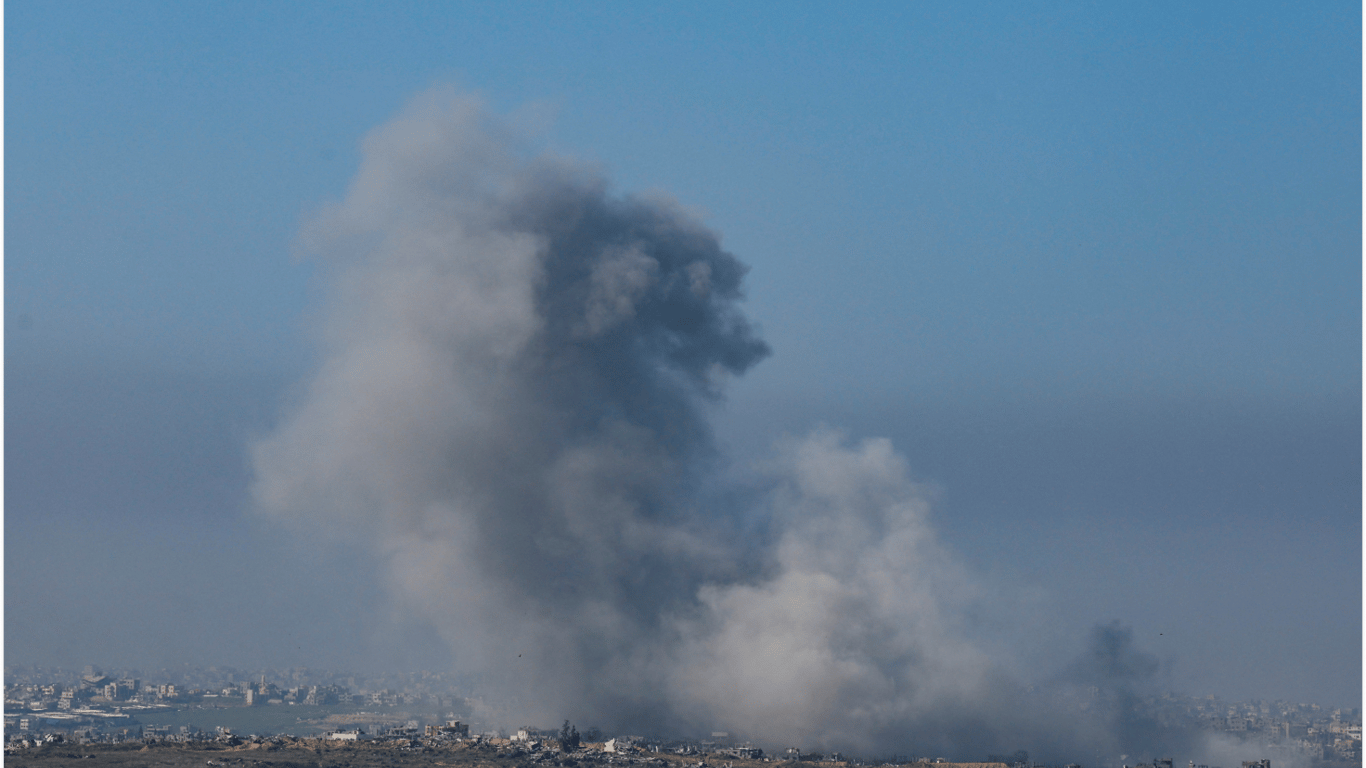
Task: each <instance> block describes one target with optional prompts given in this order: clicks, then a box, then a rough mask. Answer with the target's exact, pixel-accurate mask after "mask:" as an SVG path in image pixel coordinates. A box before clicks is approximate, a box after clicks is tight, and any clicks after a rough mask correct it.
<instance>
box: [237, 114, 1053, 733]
mask: <svg viewBox="0 0 1366 768" xmlns="http://www.w3.org/2000/svg"><path fill="white" fill-rule="evenodd" d="M302 239H303V242H304V244H305V246H306V248H307V249H308V250H310V251H311V252H312V253H313V254H314V255H315V257H316V258H317V260H318V262H319V264H320V271H321V272H322V273H323V274H324V276H325V279H326V281H327V284H328V287H329V289H330V292H331V293H330V299H329V304H328V307H327V314H326V318H325V320H324V339H323V342H322V344H323V349H322V354H321V362H320V364H319V367H318V369H317V371H316V373H315V375H314V376H313V378H312V379H311V382H310V383H309V385H308V388H307V391H306V393H305V395H304V396H303V398H302V401H301V402H300V403H299V404H298V406H297V407H296V408H295V409H293V410H292V411H291V412H290V413H288V414H287V416H286V418H285V419H284V420H283V422H282V424H281V425H280V426H279V428H278V429H277V430H276V431H275V432H274V433H273V434H272V435H270V436H268V437H267V438H266V439H264V440H262V441H260V442H259V443H258V444H257V445H256V446H255V448H254V451H253V462H254V468H255V475H256V481H255V485H254V495H255V498H256V501H257V505H258V506H259V507H260V508H261V509H262V510H263V511H264V512H265V513H267V514H269V515H272V516H274V517H276V518H277V519H280V520H283V521H286V522H288V523H291V524H293V525H295V526H298V527H300V528H302V529H304V530H307V531H310V532H313V533H315V534H316V533H322V532H332V533H340V535H342V536H344V537H350V538H351V539H352V540H353V541H356V542H363V543H365V545H367V546H370V547H373V548H374V551H375V553H376V554H377V555H378V556H379V557H380V558H381V560H382V561H383V563H384V564H385V576H386V579H387V582H386V586H387V588H388V589H389V590H390V591H391V593H392V595H393V597H394V600H395V601H396V603H397V604H398V605H399V606H400V607H401V608H402V609H403V610H406V611H410V612H412V613H413V614H414V615H416V616H419V617H422V618H423V619H424V620H425V621H428V622H430V623H431V624H432V625H433V626H434V627H435V628H436V629H437V630H438V631H439V632H440V634H441V636H442V637H443V638H444V639H445V640H446V642H447V643H448V644H449V645H450V647H451V649H452V651H453V652H454V654H455V655H456V658H457V662H458V664H459V665H460V666H461V667H462V668H465V669H474V670H480V671H482V672H484V673H486V674H487V675H488V676H489V678H490V679H493V680H496V681H498V685H500V686H501V690H500V691H498V693H499V694H501V695H502V696H504V697H505V699H507V700H509V701H514V702H516V706H517V709H516V711H515V712H514V713H513V714H512V716H513V717H517V718H524V721H525V722H532V723H538V722H539V723H542V724H544V723H555V722H558V721H559V720H561V719H563V718H565V717H569V718H573V719H575V720H576V721H578V722H581V723H593V724H598V725H602V726H604V727H608V728H621V729H630V730H634V731H638V732H639V731H655V732H664V733H669V732H673V733H677V732H679V731H680V730H684V729H687V728H698V729H709V728H730V729H734V730H736V731H738V732H741V733H742V734H744V735H745V736H748V737H750V738H754V739H756V740H760V741H761V743H766V744H768V745H770V746H774V745H779V746H780V745H784V744H799V745H802V746H818V747H824V748H842V749H846V750H848V749H860V750H865V751H866V750H882V751H884V752H891V751H901V752H903V753H905V752H906V751H909V750H911V749H922V750H924V751H925V752H931V751H950V752H951V753H952V754H954V755H973V754H977V755H982V754H985V753H986V751H987V750H991V749H997V750H1002V749H1006V750H1008V749H1013V748H1016V747H1018V746H1021V743H1020V742H1019V741H1010V739H1018V738H1019V737H1021V736H1022V735H1023V733H1024V732H1025V731H1027V730H1029V729H1032V728H1033V727H1034V725H1035V724H1033V723H1031V722H1028V718H1027V717H1023V716H1022V715H1021V714H1020V712H1021V711H1022V708H1021V707H1019V706H1018V701H1017V699H1016V698H1015V697H1016V696H1017V693H1018V692H1017V689H1016V687H1015V686H1014V685H1013V684H1012V683H1010V682H1009V681H1008V680H1005V679H1004V678H1003V677H1002V676H1001V675H1000V674H999V673H998V672H996V671H995V666H994V665H993V664H992V663H991V661H990V660H989V659H987V658H986V657H985V656H984V654H982V653H981V652H980V651H978V650H976V649H975V648H974V647H973V646H972V644H971V643H969V642H967V641H966V640H965V639H964V637H963V636H962V634H961V632H960V631H959V628H958V619H957V616H958V615H959V614H960V613H961V605H962V604H963V603H964V601H966V600H969V599H970V598H971V595H970V592H971V589H970V588H969V587H968V584H969V581H968V580H967V579H966V578H965V576H964V574H963V573H962V571H961V569H959V568H958V566H957V565H956V564H955V563H954V562H953V560H952V558H950V557H949V556H948V555H947V554H946V553H945V552H944V551H943V549H942V548H941V547H940V545H939V544H938V543H937V541H936V540H935V537H934V535H933V532H932V530H931V528H930V526H929V523H928V520H927V511H926V508H925V504H924V502H923V500H922V499H921V494H920V493H919V491H918V489H917V488H916V487H915V486H914V485H913V484H912V483H911V482H910V481H909V480H908V479H907V474H906V468H905V466H904V462H903V461H902V459H901V458H900V457H899V456H897V455H896V453H895V452H894V451H892V449H891V447H890V444H888V443H887V442H886V441H868V442H864V443H862V444H859V445H853V446H850V445H847V444H846V441H844V440H843V439H842V438H841V437H840V436H839V435H838V434H837V433H834V432H830V431H820V432H817V433H816V434H814V435H812V436H810V437H808V438H805V439H800V440H796V439H794V440H790V441H788V442H787V443H786V444H784V445H783V446H782V447H781V448H780V449H779V451H778V458H776V459H775V460H774V462H773V463H772V465H771V466H769V467H768V468H767V469H766V470H765V474H764V475H763V477H764V482H767V483H768V484H769V485H768V487H769V488H770V489H771V491H770V492H769V493H768V494H767V496H766V501H765V502H764V504H763V505H762V508H761V509H759V510H737V509H733V508H730V507H728V505H725V504H703V503H702V502H701V501H700V500H699V499H700V498H701V497H700V494H699V493H698V488H699V486H700V485H701V484H702V482H703V480H704V479H705V476H706V475H707V473H708V472H709V471H710V468H711V467H712V457H713V449H712V445H711V440H710V436H709V432H708V428H707V424H706V421H705V419H704V417H703V412H702V408H703V407H704V406H705V404H706V403H707V402H708V401H710V400H712V399H714V398H716V397H717V396H719V394H720V391H721V387H722V385H723V384H724V382H725V380H726V378H727V377H729V376H733V375H738V374H742V373H744V372H745V371H746V370H747V369H748V368H749V367H750V366H752V365H754V364H755V363H756V362H758V361H759V360H760V359H761V358H763V357H764V356H765V355H766V354H767V352H768V349H767V347H766V346H765V345H764V343H763V342H762V341H761V340H760V339H759V338H758V336H757V334H756V332H755V330H754V329H753V328H752V327H751V325H750V324H749V323H748V322H747V321H746V319H745V318H744V316H743V315H742V314H741V313H740V311H739V309H738V302H739V301H740V299H741V298H742V293H741V279H742V277H743V275H744V272H745V267H744V266H743V265H742V264H741V263H740V262H739V261H738V260H737V259H736V258H735V257H734V256H732V255H731V254H729V253H727V252H726V251H724V250H723V249H722V248H721V247H720V243H719V239H718V237H717V235H716V234H715V233H713V232H711V231H709V230H708V229H707V228H706V227H704V226H703V225H702V224H700V223H699V222H698V221H696V220H695V219H694V218H693V217H692V216H690V215H689V214H688V213H686V212H685V211H684V210H683V209H681V208H680V207H679V206H678V205H677V204H675V203H673V202H671V201H669V200H667V199H663V198H660V197H630V196H627V197H618V196H614V195H611V194H609V193H608V190H607V185H606V183H605V181H604V180H603V179H602V178H601V177H600V176H599V175H598V174H596V173H595V172H593V171H592V170H591V169H588V168H586V167H584V166H582V165H579V164H576V163H573V162H570V161H566V160H563V159H555V158H546V157H539V158H532V157H527V156H525V155H524V153H521V152H520V151H519V149H518V145H517V142H516V141H515V140H514V139H513V138H512V135H511V132H510V131H509V130H508V129H507V128H506V126H504V125H503V124H502V123H500V122H499V121H498V120H496V119H495V118H493V117H491V116H489V115H488V114H487V113H486V112H485V111H484V110H483V108H482V107H481V106H480V104H479V103H478V101H477V100H475V99H473V98H470V97H467V96H462V95H460V94H457V93H455V92H453V91H450V90H445V89H438V90H435V91H432V92H430V93H428V94H425V95H424V96H422V97H420V98H419V99H417V100H416V101H415V102H414V103H413V104H412V105H411V106H410V107H409V108H408V109H407V110H406V111H405V112H404V113H403V114H401V115H400V116H399V117H397V118H396V119H395V120H393V121H392V122H390V123H389V124H387V125H385V126H383V127H381V128H380V129H378V130H377V131H376V132H375V133H373V134H372V135H371V136H370V137H369V138H368V139H367V140H366V142H365V146H364V159H363V163H362V166H361V169H360V172H359V174H358V176H357V178H356V179H355V181H354V182H353V184H352V186H351V188H350V190H349V191H348V193H347V195H346V197H345V199H344V200H342V201H341V202H340V203H339V204H337V205H335V206H333V207H332V208H330V209H328V210H326V211H324V212H323V213H322V214H321V215H320V216H318V217H317V218H316V219H315V220H314V221H313V222H312V223H310V224H309V225H308V226H307V227H306V230H305V232H304V235H303V238H302ZM755 514H758V515H761V516H763V517H764V519H765V520H766V521H767V525H766V528H765V529H766V530H767V531H769V533H768V534H767V535H766V536H763V537H758V538H755V537H748V538H747V537H744V536H740V535H738V532H739V531H740V530H741V527H742V520H743V519H751V518H752V517H753V516H754V515H755ZM1003 740H1004V741H1003Z"/></svg>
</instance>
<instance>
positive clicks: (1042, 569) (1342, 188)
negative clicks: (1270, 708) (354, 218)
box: [4, 2, 1362, 705]
mask: <svg viewBox="0 0 1366 768" xmlns="http://www.w3.org/2000/svg"><path fill="white" fill-rule="evenodd" d="M5 56H6V58H5V65H6V79H5V99H6V101H5V107H6V116H7V120H6V125H5V129H6V139H7V143H6V154H5V159H6V165H5V172H6V175H5V203H6V208H5V224H6V228H5V316H4V318H5V352H6V360H5V376H6V381H5V395H6V398H5V427H6V434H5V438H6V444H5V448H6V454H5V456H6V459H5V470H6V471H5V491H6V495H5V661H6V662H7V663H27V662H37V663H47V664H63V665H68V666H80V665H83V664H86V663H97V664H102V665H105V666H118V665H121V664H129V665H139V664H146V665H150V664H164V663H180V662H185V661H189V662H198V663H205V664H211V663H226V664H238V665H256V664H278V665H293V664H306V665H311V666H327V665H333V666H354V667H360V666H370V667H383V666H385V665H386V664H387V665H397V666H403V665H409V666H411V665H421V664H433V663H440V660H441V659H442V658H443V650H442V640H441V638H440V635H439V633H438V632H437V631H435V630H434V629H433V628H432V627H431V626H428V625H427V624H425V623H424V622H423V621H421V620H420V619H418V618H414V617H413V616H411V615H406V614H405V615H399V614H397V613H395V612H394V611H392V610H390V608H389V607H388V606H389V601H388V599H387V597H386V593H385V591H384V589H383V588H382V586H381V584H380V583H379V580H378V579H377V578H376V577H375V570H376V568H377V567H378V566H377V565H376V563H375V562H373V555H372V553H369V552H367V551H365V550H364V549H360V548H348V546H347V545H332V544H327V545H322V544H317V545H315V544H314V543H313V542H312V541H311V540H305V541H298V540H294V539H292V538H291V537H292V536H293V535H294V534H292V533H291V534H289V536H286V535H285V534H284V533H283V532H282V529H279V528H276V527H275V525H276V524H275V523H274V522H273V521H272V520H270V519H266V518H263V517H261V516H259V515H257V514H255V513H254V512H252V511H251V510H249V509H248V506H249V494H248V485H249V482H250V477H251V471H250V469H249V459H248V446H249V444H250V443H251V442H252V441H253V440H254V439H256V438H258V437H260V436H262V435H265V434H267V433H270V432H272V430H274V429H275V428H276V425H277V424H278V423H279V421H280V414H281V413H282V412H283V410H282V409H284V408H285V406H286V404H288V403H291V402H296V401H297V400H298V399H299V398H300V397H301V389H300V388H301V386H302V382H304V381H305V380H306V378H307V376H308V374H309V372H310V371H312V370H313V369H314V367H315V364H316V363H317V360H318V357H317V352H316V347H315V345H314V339H315V337H316V333H317V329H318V327H319V325H320V324H321V321H320V319H319V318H320V314H321V311H322V309H321V308H322V306H323V299H322V296H323V295H324V293H325V289H324V285H325V283H324V282H323V280H322V279H321V278H322V275H321V272H322V270H321V269H319V268H318V267H317V262H315V261H310V260H308V259H305V258H301V257H300V256H299V252H300V250H301V249H300V247H299V245H298V242H299V241H298V233H299V231H300V228H301V226H302V225H303V224H304V222H306V221H309V220H311V219H313V218H314V217H315V215H316V213H317V212H318V211H319V210H321V209H322V208H323V207H324V206H326V205H327V204H329V203H332V202H335V201H337V200H340V199H342V198H343V196H344V195H345V194H346V192H347V188H348V184H349V183H350V180H351V179H352V178H353V177H354V176H355V175H356V172H357V169H358V167H359V164H360V162H361V157H362V152H361V142H362V140H363V138H364V137H365V136H366V135H367V133H369V132H370V131H372V130H374V129H375V128H376V127H377V126H380V125H381V124H384V123H386V122H387V121H389V120H391V119H392V118H393V117H394V115H395V114H398V113H399V112H400V111H401V110H402V109H403V108H404V105H405V104H408V103H409V102H410V101H411V100H412V99H413V98H414V97H415V96H417V95H418V94H419V93H422V92H424V91H426V90H427V89H429V88H430V87H432V86H433V85H441V84H451V85H453V86H455V87H456V88H458V89H464V90H467V91H469V92H473V93H476V94H479V95H480V96H482V98H483V99H484V100H485V102H486V103H487V105H488V108H489V109H490V110H491V111H492V112H493V113H495V114H501V115H504V116H505V118H506V120H507V122H508V124H509V125H512V126H514V127H515V129H516V130H517V131H519V132H520V134H521V136H522V139H521V140H522V141H523V142H524V144H523V150H522V151H524V152H525V153H527V154H529V155H535V154H539V153H542V152H550V153H553V154H555V155H559V156H565V157H571V158H576V159H578V160H580V161H585V162H588V163H591V164H595V166H596V167H597V168H598V171H599V172H600V174H601V175H602V176H603V177H605V178H607V179H608V180H609V181H610V183H611V184H612V189H613V190H614V191H615V192H639V193H652V194H653V193H657V192H663V193H666V194H668V195H670V196H672V197H674V198H676V199H677V200H678V201H679V202H680V203H681V204H682V205H684V206H686V207H687V208H689V209H690V210H692V211H693V212H694V215H695V216H696V217H698V218H700V219H701V220H702V221H704V222H705V223H706V225H707V226H708V227H710V228H711V229H712V230H714V231H716V232H718V233H719V234H720V236H721V238H722V240H721V245H722V246H723V247H724V248H725V249H726V250H728V251H729V252H731V253H733V254H734V255H735V256H736V257H738V258H739V259H740V260H741V261H742V262H744V263H746V264H748V265H749V267H750V272H749V273H748V275H747V276H746V279H745V285H746V289H747V294H748V300H747V301H745V302H744V304H743V309H744V312H745V313H746V314H747V316H748V317H749V318H750V319H751V320H752V321H753V322H754V323H755V324H756V325H757V327H758V328H759V332H760V335H762V337H763V338H764V340H765V341H767V343H768V344H769V346H770V347H771V349H772V355H771V356H770V357H768V358H767V359H765V360H763V361H761V362H759V363H758V364H757V365H756V366H755V367H754V368H753V369H752V370H750V371H749V372H748V373H746V374H745V375H744V376H743V377H738V378H735V379H733V380H732V381H730V383H729V385H728V394H727V397H726V399H725V400H724V402H722V403H721V404H719V405H717V406H715V407H713V408H712V409H711V410H710V411H709V418H710V421H711V425H712V428H713V429H714V431H715V433H716V437H717V441H718V443H719V445H720V446H721V448H722V451H723V453H724V455H725V456H727V457H728V458H729V460H730V461H732V462H733V464H734V466H735V467H736V468H737V470H736V471H737V472H738V471H742V470H740V469H739V468H741V467H744V466H745V465H747V464H748V463H749V462H751V461H754V460H758V459H762V458H763V457H764V456H766V455H768V451H769V449H770V446H771V444H772V443H773V442H774V441H775V440H776V439H778V438H780V437H781V436H782V435H784V434H797V435H801V434H806V433H807V432H809V431H810V430H811V429H812V428H814V427H816V426H817V425H826V426H829V427H831V428H834V429H837V430H844V431H845V432H846V433H847V434H848V435H849V436H850V438H851V439H859V438H863V437H875V436H884V437H889V438H891V440H892V443H893V445H894V446H895V448H896V449H897V450H898V451H900V452H901V453H902V454H904V455H905V456H906V458H907V462H908V466H909V471H910V474H911V476H912V477H913V478H914V479H915V480H916V481H917V482H919V483H921V484H922V485H923V487H924V488H926V489H928V490H927V491H926V492H927V493H929V495H930V498H931V507H930V513H929V514H930V520H931V521H932V523H933V525H934V526H935V527H936V528H937V529H938V531H939V535H940V537H941V539H942V541H943V543H944V545H945V546H946V547H947V548H948V549H949V550H951V551H952V552H953V553H955V556H956V557H957V558H959V559H960V560H961V561H962V562H963V563H964V564H965V565H966V566H967V567H968V568H969V569H970V570H972V571H973V572H974V573H975V574H976V578H977V579H978V580H979V581H980V583H982V584H984V585H987V586H986V587H985V589H987V590H988V591H990V590H997V589H998V590H1000V592H1001V593H1002V595H1003V596H1004V597H1003V600H1004V601H1005V602H1006V603H1008V604H1014V605H1017V606H1018V610H1017V611H1016V612H1015V613H1012V614H1010V615H1008V616H1003V617H1000V618H999V621H1000V626H999V627H998V631H997V636H998V638H999V642H1000V643H1001V644H1002V645H1012V644H1014V645H1018V647H1019V649H1020V650H1018V651H1017V656H1018V663H1019V664H1020V665H1021V666H1022V667H1025V668H1027V670H1028V671H1029V672H1031V673H1033V674H1036V675H1038V676H1042V677H1046V676H1047V675H1048V674H1049V673H1050V670H1055V669H1061V667H1062V665H1064V664H1065V663H1066V660H1067V659H1070V658H1072V657H1074V656H1075V655H1076V654H1078V653H1080V652H1081V650H1082V649H1083V647H1084V646H1085V643H1086V637H1087V632H1088V630H1089V628H1090V627H1092V626H1094V625H1096V624H1098V623H1108V622H1110V621H1112V620H1119V621H1121V622H1123V623H1124V624H1125V625H1127V626H1129V627H1132V629H1133V636H1134V639H1135V642H1136V644H1137V646H1138V647H1139V648H1141V649H1142V650H1143V651H1145V652H1147V653H1151V654H1153V655H1155V656H1157V657H1158V658H1159V659H1161V661H1162V662H1163V672H1162V675H1163V683H1164V684H1165V685H1168V686H1169V687H1171V688H1173V689H1176V690H1180V691H1184V692H1187V693H1192V694H1198V695H1204V694H1207V693H1215V694H1219V695H1223V696H1229V697H1243V698H1252V697H1256V698H1286V699H1292V700H1300V701H1316V702H1319V703H1323V704H1326V705H1359V704H1358V703H1359V701H1360V697H1361V679H1362V676H1361V605H1362V599H1361V431H1360V424H1361V356H1360V355H1361V352H1360V350H1361V348H1362V344H1361V282H1362V281H1361V210H1362V200H1361V175H1360V174H1361V170H1360V169H1361V167H1362V157H1361V121H1360V118H1361V113H1362V111H1361V12H1360V7H1359V5H1358V4H1354V3H1314V4H1292V3H1285V4H1273V3H1260V2H1238V3H1233V2H1229V3H1212V2H1205V3H1194V4H1192V3H1143V4H1115V3H971V4H963V3H938V2H925V3H909V2H905V3H902V2H895V3H892V2H889V3H874V2H868V3H860V4H856V5H853V6H847V5H839V4H832V3H824V4H817V3H797V2H783V3H745V4H730V3H675V4H664V5H663V7H651V8H646V7H645V6H644V5H641V4H633V3H615V4H591V3H506V2H500V3H458V4H454V3H452V4H447V3H402V2H399V3H383V4H379V3H364V4H362V3H316V4H304V3H291V4H281V3H234V4H207V3H192V4H185V3H151V2H129V3H120V4H100V3H62V2H42V3H37V2H10V3H7V4H6V14H5ZM319 538H320V539H321V538H322V536H321V535H320V537H319ZM993 585H995V586H993ZM1024 637H1027V638H1028V641H1027V642H1025V641H1019V642H1016V639H1017V638H1024Z"/></svg>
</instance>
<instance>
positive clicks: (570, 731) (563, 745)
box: [560, 720, 580, 752]
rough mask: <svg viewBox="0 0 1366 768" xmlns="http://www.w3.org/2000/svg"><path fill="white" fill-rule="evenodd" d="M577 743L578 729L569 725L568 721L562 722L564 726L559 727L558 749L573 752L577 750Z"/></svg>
mask: <svg viewBox="0 0 1366 768" xmlns="http://www.w3.org/2000/svg"><path fill="white" fill-rule="evenodd" d="M579 743H580V740H579V729H578V728H575V727H574V726H572V725H570V724H569V721H568V720H566V721H564V725H562V726H560V749H563V750H564V751H565V752H573V751H574V750H576V749H578V748H579Z"/></svg>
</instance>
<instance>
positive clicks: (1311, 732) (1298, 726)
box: [1145, 694, 1362, 768]
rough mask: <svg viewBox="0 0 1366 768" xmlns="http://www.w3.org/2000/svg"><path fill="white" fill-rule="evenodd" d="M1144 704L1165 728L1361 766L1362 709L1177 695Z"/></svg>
mask: <svg viewBox="0 0 1366 768" xmlns="http://www.w3.org/2000/svg"><path fill="white" fill-rule="evenodd" d="M1145 704H1146V708H1147V710H1148V711H1149V712H1150V713H1151V714H1152V716H1153V717H1154V719H1156V720H1157V721H1158V722H1160V723H1161V724H1162V725H1164V726H1168V727H1187V728H1195V729H1198V730H1202V731H1214V732H1218V733H1223V734H1225V735H1228V736H1231V737H1234V738H1239V739H1246V740H1256V741H1259V742H1263V743H1267V744H1272V745H1276V746H1280V747H1284V748H1288V749H1291V750H1294V751H1297V752H1299V753H1301V754H1304V755H1306V756H1308V757H1309V758H1311V759H1313V760H1322V761H1329V762H1341V763H1355V764H1357V765H1360V764H1361V757H1362V755H1361V710H1360V709H1356V708H1352V709H1327V708H1324V707H1320V706H1319V705H1317V704H1294V703H1290V702H1285V701H1251V702H1227V701H1223V700H1221V699H1219V698H1218V697H1215V696H1206V697H1204V698H1193V697H1186V696H1177V695H1174V694H1167V695H1164V696H1161V697H1153V698H1151V699H1149V700H1148V701H1147V702H1145ZM1197 768H1198V766H1197ZM1254 768H1255V767H1254Z"/></svg>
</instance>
